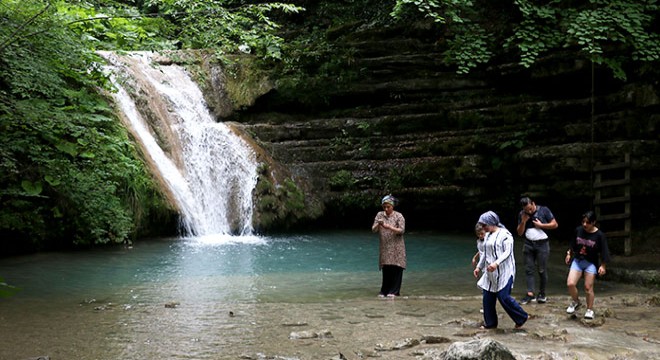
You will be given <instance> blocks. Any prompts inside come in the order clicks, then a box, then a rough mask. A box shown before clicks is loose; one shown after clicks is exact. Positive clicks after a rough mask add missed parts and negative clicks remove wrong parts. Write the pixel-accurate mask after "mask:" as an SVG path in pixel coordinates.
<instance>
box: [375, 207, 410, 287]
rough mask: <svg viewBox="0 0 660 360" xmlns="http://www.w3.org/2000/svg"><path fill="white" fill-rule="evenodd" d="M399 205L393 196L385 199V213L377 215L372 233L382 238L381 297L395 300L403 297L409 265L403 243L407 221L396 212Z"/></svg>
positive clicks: (379, 260)
mask: <svg viewBox="0 0 660 360" xmlns="http://www.w3.org/2000/svg"><path fill="white" fill-rule="evenodd" d="M397 203H398V201H397V199H396V198H394V196H392V195H386V196H385V197H383V199H382V200H381V205H382V206H383V211H379V212H378V214H376V217H375V218H374V223H373V225H371V231H373V232H378V234H379V237H380V248H379V258H378V267H379V269H380V270H381V271H382V273H383V282H382V285H381V287H380V292H379V293H378V296H379V297H388V298H394V297H395V296H400V295H401V282H402V280H403V270H404V269H405V268H406V265H407V264H406V245H405V243H404V241H403V233H404V232H405V230H406V219H405V218H404V217H403V215H402V214H401V213H400V212H398V211H395V210H394V206H395V205H396V204H397Z"/></svg>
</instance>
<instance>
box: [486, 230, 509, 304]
mask: <svg viewBox="0 0 660 360" xmlns="http://www.w3.org/2000/svg"><path fill="white" fill-rule="evenodd" d="M494 262H496V263H497V264H498V266H497V268H496V269H495V271H493V272H488V270H487V269H486V267H487V266H488V265H489V264H492V263H494ZM477 267H478V268H479V270H480V271H481V272H482V275H481V278H480V279H479V281H478V282H477V286H478V287H480V288H481V289H483V290H486V291H490V292H498V291H500V290H502V289H503V288H504V287H505V286H506V285H507V283H508V282H509V279H510V278H511V277H513V279H514V281H515V278H516V260H515V258H514V256H513V235H511V233H510V232H509V230H507V229H504V228H500V227H498V228H497V230H496V231H494V232H487V233H486V237H485V239H484V253H483V256H482V257H481V258H480V259H479V264H477Z"/></svg>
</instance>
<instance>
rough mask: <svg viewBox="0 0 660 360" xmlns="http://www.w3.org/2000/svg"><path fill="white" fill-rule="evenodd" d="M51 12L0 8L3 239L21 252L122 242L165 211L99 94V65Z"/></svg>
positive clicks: (13, 5) (35, 6)
mask: <svg viewBox="0 0 660 360" xmlns="http://www.w3.org/2000/svg"><path fill="white" fill-rule="evenodd" d="M53 3H56V2H53ZM50 4H51V3H47V2H43V1H20V2H19V1H4V2H3V4H2V6H1V7H0V17H2V18H3V19H6V20H7V25H8V26H3V27H0V44H2V48H1V51H0V203H1V204H2V205H1V206H0V234H3V238H10V239H11V240H13V241H14V242H22V245H15V246H20V247H21V248H49V247H55V246H70V245H72V244H79V245H89V244H100V243H108V242H122V241H125V240H127V239H128V238H129V237H131V236H132V235H134V234H135V233H136V231H138V229H139V227H140V226H142V221H144V219H145V218H144V217H142V216H144V215H145V214H148V213H149V212H150V211H152V210H153V209H161V210H159V211H162V209H164V208H165V206H164V205H163V204H164V203H163V202H162V200H159V199H161V197H160V195H158V194H157V191H156V190H155V187H154V184H153V181H152V179H151V178H150V176H149V174H148V172H147V171H146V169H145V168H144V165H143V164H142V162H141V161H139V160H138V156H137V153H136V151H135V149H134V148H133V145H132V143H131V142H130V141H129V140H128V135H127V133H126V131H125V130H124V129H123V127H122V126H121V125H120V123H119V122H118V121H117V119H116V118H115V117H114V114H113V109H112V108H111V107H110V105H109V104H108V101H107V100H106V99H105V98H104V97H103V96H102V95H101V94H100V93H99V92H98V89H99V87H103V86H105V84H106V78H105V76H104V75H103V74H102V73H101V72H100V71H99V69H98V68H97V67H95V66H94V64H95V61H96V60H98V57H97V56H96V55H95V54H94V53H93V52H91V51H90V48H89V47H86V46H85V45H86V43H85V42H80V39H79V37H78V36H77V35H76V34H75V33H73V32H71V31H70V29H69V28H68V27H67V16H66V15H64V14H62V13H59V12H58V11H57V9H56V7H55V6H51V5H50Z"/></svg>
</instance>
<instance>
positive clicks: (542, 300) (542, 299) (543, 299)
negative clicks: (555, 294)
mask: <svg viewBox="0 0 660 360" xmlns="http://www.w3.org/2000/svg"><path fill="white" fill-rule="evenodd" d="M546 301H548V298H547V297H545V293H539V296H537V297H536V302H537V303H539V304H545V302H546Z"/></svg>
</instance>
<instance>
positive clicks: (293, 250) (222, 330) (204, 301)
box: [0, 231, 657, 360]
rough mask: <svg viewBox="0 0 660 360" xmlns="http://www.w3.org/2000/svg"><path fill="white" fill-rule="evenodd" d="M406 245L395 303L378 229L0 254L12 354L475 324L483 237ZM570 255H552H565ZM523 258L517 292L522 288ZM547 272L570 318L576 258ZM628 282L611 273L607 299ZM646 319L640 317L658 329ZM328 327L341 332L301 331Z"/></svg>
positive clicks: (325, 346) (333, 342)
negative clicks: (386, 288) (570, 266)
mask: <svg viewBox="0 0 660 360" xmlns="http://www.w3.org/2000/svg"><path fill="white" fill-rule="evenodd" d="M406 246H407V253H408V265H409V268H408V269H407V270H406V271H405V272H404V278H403V287H402V295H403V297H401V298H399V299H396V300H382V299H377V298H376V294H377V293H378V290H379V288H380V281H381V274H380V272H379V271H378V239H377V235H376V234H372V233H371V232H368V231H366V232H358V231H346V232H333V233H318V234H302V235H291V236H280V237H258V236H248V237H228V236H220V237H206V238H194V239H156V240H150V241H144V240H143V241H139V242H137V243H136V244H135V246H133V247H132V248H130V249H127V248H115V249H105V250H91V251H77V252H57V253H43V254H36V255H29V256H21V257H15V258H6V259H2V260H0V276H1V277H3V278H4V279H5V281H6V282H8V283H9V284H11V285H14V286H17V287H20V288H21V291H20V292H19V293H17V294H16V295H15V296H12V297H10V298H5V299H0V337H1V338H2V339H3V346H2V347H0V359H26V358H32V357H37V356H50V357H51V358H52V359H108V360H115V359H136V360H137V359H140V360H143V359H144V360H147V359H149V360H150V359H236V358H241V357H242V356H243V354H250V356H251V358H258V357H255V356H256V355H254V354H267V355H268V356H284V357H280V358H289V359H329V358H332V357H333V356H336V355H337V354H338V351H339V350H341V349H342V347H345V348H350V349H352V350H351V351H357V350H358V349H371V350H373V348H374V346H375V344H376V343H377V342H379V341H382V340H383V339H385V340H387V339H394V340H396V339H400V338H404V337H417V338H419V337H420V336H421V335H425V332H431V333H432V334H433V332H434V331H436V332H442V331H445V332H448V335H449V334H453V333H455V332H456V331H460V328H461V327H462V326H464V325H465V324H468V326H475V327H476V325H475V324H477V322H478V321H479V320H480V318H481V315H480V314H479V312H478V310H479V306H480V300H479V299H480V295H479V294H480V292H479V290H478V289H477V288H476V285H475V282H476V280H475V279H474V278H473V277H472V273H471V267H470V258H471V257H472V255H473V254H474V252H475V251H476V245H475V241H474V239H473V238H472V237H471V236H463V235H450V234H437V233H414V232H411V233H408V234H406ZM559 250H561V249H559ZM516 254H517V255H518V254H521V249H519V246H517V249H516ZM555 255H557V256H555ZM559 255H561V254H554V255H552V256H551V260H552V261H553V264H554V263H559V261H561V258H560V256H559ZM521 258H522V257H521V256H518V257H517V259H518V262H520V260H521ZM518 266H519V270H518V277H517V279H516V287H515V290H514V295H520V294H522V292H523V291H522V290H523V285H522V284H523V281H524V279H523V275H522V266H521V265H520V264H519V265H518ZM549 275H550V279H549V283H550V284H549V290H548V293H549V296H550V299H549V302H548V304H546V306H545V307H544V309H548V310H549V311H551V312H552V313H556V314H558V316H559V319H561V318H562V317H563V316H564V315H562V314H563V312H564V308H565V302H567V296H566V289H565V275H566V273H565V267H564V266H561V264H559V265H557V266H554V265H553V267H551V271H550V274H549ZM624 288H626V285H622V284H611V283H608V282H601V281H599V282H597V289H596V293H597V299H601V298H605V297H608V296H611V295H612V294H615V293H617V292H618V293H621V292H622V291H623V292H625V291H626V290H625V289H624ZM629 288H631V289H632V287H629ZM560 294H561V295H560ZM597 301H598V300H597ZM597 311H599V310H597ZM552 316H553V317H552V319H554V318H555V317H554V316H555V315H552ZM630 317H631V316H630V315H627V316H626V318H630ZM634 319H635V325H636V326H642V327H643V326H645V325H644V324H643V322H642V320H646V321H650V323H651V324H657V319H653V318H649V319H641V318H639V317H636V318H634ZM552 321H555V320H552ZM502 322H503V323H506V318H503V320H502ZM552 326H555V325H552ZM623 326H627V327H629V326H630V325H627V324H624V325H623ZM653 326H654V327H655V325H653ZM542 328H547V325H545V326H543V327H542ZM326 329H327V330H330V331H331V332H332V333H333V336H334V337H333V338H332V339H323V340H319V339H312V340H292V339H290V338H289V336H290V334H291V333H292V332H296V331H312V332H314V331H322V330H326ZM445 336H446V335H445ZM594 339H607V341H608V342H609V343H612V341H614V340H616V339H618V337H617V335H616V334H615V335H613V336H610V337H607V336H605V335H603V334H600V333H598V334H594ZM595 341H597V340H588V342H589V343H594V342H595ZM622 341H623V344H624V345H625V344H626V341H627V340H626V339H622ZM635 345H636V346H637V345H638V344H635ZM520 346H521V347H522V348H523V349H526V350H528V351H532V352H533V351H537V349H538V345H535V344H533V343H530V344H529V345H528V344H527V343H525V342H522V343H521V344H520ZM622 346H623V345H622ZM344 351H346V350H344ZM626 351H628V350H626ZM409 357H410V355H409V354H407V353H403V352H401V353H398V355H396V356H395V355H394V354H392V353H388V357H387V358H389V359H398V358H409ZM353 358H355V356H354V357H353ZM568 358H571V357H570V356H569V357H568Z"/></svg>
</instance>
